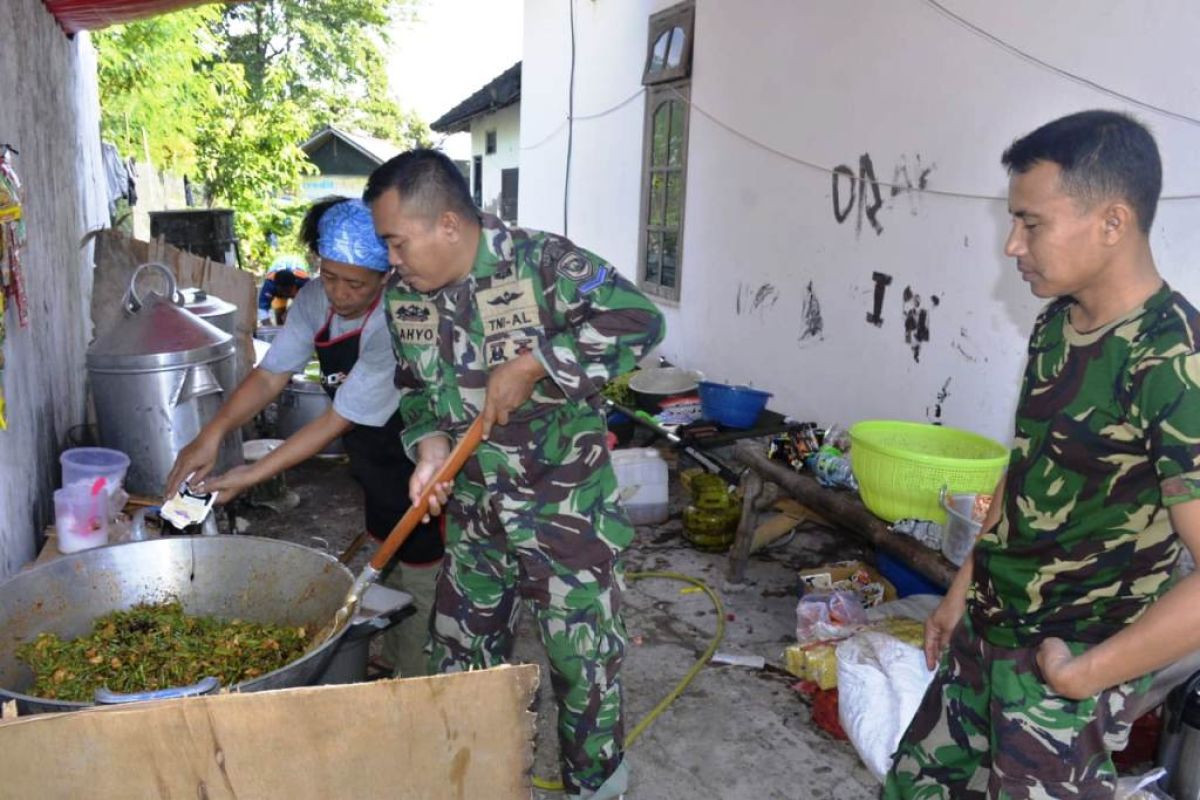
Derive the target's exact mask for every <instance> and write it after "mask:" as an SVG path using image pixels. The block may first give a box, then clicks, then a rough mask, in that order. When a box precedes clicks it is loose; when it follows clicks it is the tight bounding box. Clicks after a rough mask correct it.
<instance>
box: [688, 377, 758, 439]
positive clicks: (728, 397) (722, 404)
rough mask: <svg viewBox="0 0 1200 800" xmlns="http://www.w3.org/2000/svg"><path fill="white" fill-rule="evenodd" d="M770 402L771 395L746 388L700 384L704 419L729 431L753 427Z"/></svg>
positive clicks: (718, 384)
mask: <svg viewBox="0 0 1200 800" xmlns="http://www.w3.org/2000/svg"><path fill="white" fill-rule="evenodd" d="M770 399H771V393H770V392H764V391H761V390H759V389H752V388H750V387H749V386H729V385H728V384H724V383H713V382H712V381H700V407H701V408H702V409H703V410H704V418H705V419H708V420H712V421H713V422H719V423H720V424H722V425H725V426H726V427H729V428H753V427H754V426H755V424H756V423H757V422H758V418H759V416H760V415H761V414H762V412H763V409H764V408H766V407H767V401H768V400H770Z"/></svg>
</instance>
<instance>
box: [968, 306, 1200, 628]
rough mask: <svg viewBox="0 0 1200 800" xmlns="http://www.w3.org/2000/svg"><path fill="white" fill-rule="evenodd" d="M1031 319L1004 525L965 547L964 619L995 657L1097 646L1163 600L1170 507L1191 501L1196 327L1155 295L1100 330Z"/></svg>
mask: <svg viewBox="0 0 1200 800" xmlns="http://www.w3.org/2000/svg"><path fill="white" fill-rule="evenodd" d="M1073 304H1074V303H1073V301H1072V300H1071V299H1070V298H1062V299H1059V300H1057V301H1055V302H1053V303H1051V304H1050V305H1049V306H1048V307H1047V308H1046V309H1045V310H1044V311H1043V312H1042V314H1041V315H1040V316H1039V317H1038V320H1037V323H1036V324H1035V326H1034V329H1033V335H1032V336H1031V338H1030V342H1029V361H1028V365H1027V367H1026V369H1025V378H1024V381H1023V384H1022V387H1021V395H1020V400H1019V402H1018V406H1017V415H1016V436H1015V441H1014V446H1013V451H1012V457H1011V459H1010V461H1009V467H1008V473H1007V480H1006V486H1005V494H1004V498H1003V503H1004V505H1003V508H1002V512H1003V513H1002V515H1001V519H1000V522H999V523H998V524H997V525H996V527H995V528H993V529H992V530H990V531H988V532H986V533H985V534H984V535H983V536H981V537H980V539H979V541H978V543H977V545H976V547H975V555H974V558H975V561H974V576H973V577H974V584H973V589H972V593H971V596H970V598H969V603H968V608H969V612H970V613H971V615H972V619H973V620H974V621H975V622H976V623H977V625H978V627H979V629H980V630H981V631H982V632H983V634H984V636H985V638H987V639H988V641H990V642H991V643H992V644H994V645H997V646H1000V647H1023V646H1031V645H1034V644H1036V643H1037V642H1039V641H1040V640H1041V639H1043V638H1046V637H1048V636H1058V637H1061V638H1063V639H1065V640H1067V641H1074V642H1083V643H1090V644H1094V643H1098V642H1100V641H1103V640H1104V639H1106V638H1108V637H1109V636H1111V635H1112V634H1114V633H1116V632H1117V631H1118V630H1120V629H1121V628H1122V627H1124V626H1125V625H1128V624H1129V623H1130V622H1132V621H1133V620H1134V619H1136V618H1137V616H1138V615H1140V614H1141V613H1142V611H1144V610H1145V608H1146V607H1147V606H1148V605H1149V604H1150V603H1151V602H1152V601H1153V600H1154V599H1155V598H1157V597H1158V596H1159V595H1161V594H1162V593H1163V592H1165V591H1166V589H1167V588H1168V584H1169V582H1170V576H1171V571H1172V568H1173V567H1174V565H1175V562H1176V560H1177V558H1178V556H1179V553H1180V542H1179V539H1178V537H1177V536H1175V534H1174V532H1173V531H1172V529H1171V522H1170V519H1169V516H1168V514H1167V506H1170V505H1172V504H1174V503H1181V502H1184V501H1187V500H1192V499H1195V498H1200V354H1198V353H1197V349H1198V348H1197V343H1198V342H1200V318H1198V316H1197V312H1196V310H1195V309H1194V308H1193V307H1192V306H1191V305H1190V304H1189V303H1188V302H1187V300H1185V299H1184V298H1183V296H1181V295H1179V294H1178V293H1175V292H1173V291H1171V289H1170V287H1168V286H1166V285H1164V286H1163V287H1162V289H1160V290H1159V291H1158V292H1156V293H1155V294H1154V295H1153V296H1152V297H1150V298H1149V299H1148V300H1147V301H1146V302H1145V303H1144V304H1143V305H1142V306H1141V307H1140V308H1138V309H1136V310H1134V311H1133V312H1131V313H1129V314H1127V315H1125V316H1124V317H1122V318H1121V319H1119V320H1116V321H1114V322H1112V323H1110V324H1108V325H1105V326H1104V327H1102V328H1100V329H1098V330H1095V331H1091V332H1088V333H1079V332H1077V331H1075V330H1074V328H1072V327H1071V324H1070V320H1069V312H1070V309H1071V307H1072V305H1073Z"/></svg>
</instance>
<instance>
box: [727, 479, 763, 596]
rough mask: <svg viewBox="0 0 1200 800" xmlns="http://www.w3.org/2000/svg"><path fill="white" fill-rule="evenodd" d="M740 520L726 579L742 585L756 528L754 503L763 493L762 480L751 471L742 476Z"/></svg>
mask: <svg viewBox="0 0 1200 800" xmlns="http://www.w3.org/2000/svg"><path fill="white" fill-rule="evenodd" d="M741 484H742V519H741V521H740V522H739V523H738V529H737V534H736V535H735V536H734V538H733V547H732V548H730V550H729V566H728V568H727V571H726V577H727V578H728V580H729V582H730V583H742V581H744V580H745V578H746V560H747V559H749V558H750V545H752V544H754V530H755V529H756V528H757V527H758V510H757V509H756V508H755V503H756V502H757V501H758V498H759V495H761V494H762V491H763V479H762V478H761V477H760V476H759V474H758V473H757V472H755V471H754V470H752V469H748V470H746V472H745V474H743V475H742V480H741Z"/></svg>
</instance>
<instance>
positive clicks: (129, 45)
mask: <svg viewBox="0 0 1200 800" xmlns="http://www.w3.org/2000/svg"><path fill="white" fill-rule="evenodd" d="M408 2H409V0H257V2H251V3H241V4H232V5H212V6H203V7H200V8H197V9H191V10H187V11H179V12H174V13H171V14H166V15H162V16H159V17H154V18H151V19H148V20H143V21H140V22H135V23H131V24H128V25H124V26H119V27H116V28H112V29H109V30H107V31H104V32H101V33H99V34H97V35H96V37H95V40H96V46H97V51H98V54H99V64H100V93H101V106H102V120H101V125H102V131H103V134H104V136H105V138H106V139H108V140H110V141H113V142H115V143H116V144H117V147H118V149H120V151H121V152H122V154H123V155H125V156H133V157H137V158H141V157H143V152H144V150H147V149H148V150H149V153H150V157H151V160H152V161H153V162H154V163H155V164H157V165H158V166H160V167H164V168H168V169H172V170H175V171H182V172H185V173H188V174H190V175H191V176H192V177H194V178H198V179H199V181H200V182H201V183H203V184H204V186H205V189H206V193H207V197H208V202H209V204H210V205H214V206H225V207H229V208H233V209H234V210H235V211H236V212H237V213H236V220H237V225H238V237H239V239H240V240H241V243H242V254H243V257H248V260H249V261H250V262H251V264H252V265H254V266H256V267H258V268H264V267H265V266H266V265H267V261H268V260H269V258H270V251H269V249H268V247H267V245H266V236H267V234H268V233H270V232H274V233H276V234H277V235H279V237H280V238H281V239H285V238H286V237H288V236H290V235H291V234H292V232H293V231H294V230H295V222H296V220H297V219H298V217H299V215H300V214H301V213H302V211H303V209H302V208H301V207H299V206H297V205H296V204H295V203H294V201H293V198H294V197H295V195H296V193H297V190H298V188H299V181H300V177H301V176H302V175H303V174H305V173H306V172H309V171H311V170H312V169H313V168H312V165H311V164H310V163H309V162H308V160H307V159H306V158H305V156H304V154H303V152H302V151H301V150H300V148H299V145H300V144H302V143H303V142H304V141H305V140H306V139H307V138H308V137H309V136H311V135H312V134H313V133H315V132H316V131H317V130H318V129H319V128H320V127H322V126H323V125H337V126H338V127H343V128H347V129H350V130H358V131H362V132H363V133H366V134H368V135H371V136H375V137H378V138H382V139H387V140H389V141H391V142H393V143H395V144H396V145H398V146H400V147H413V146H418V145H424V144H428V142H429V140H430V134H429V129H428V127H427V126H426V125H425V124H424V123H423V122H422V121H421V120H420V119H419V118H417V117H416V116H415V115H413V114H411V113H407V112H405V111H404V110H402V109H401V108H400V107H399V106H398V105H397V103H396V102H395V101H394V100H393V99H392V98H391V97H390V96H389V94H388V89H387V77H386V74H385V71H384V66H383V64H384V62H385V59H384V48H385V47H386V46H387V26H388V24H389V23H390V22H391V20H392V19H393V17H395V16H396V15H398V14H403V13H406V12H407V10H408V9H407V4H408Z"/></svg>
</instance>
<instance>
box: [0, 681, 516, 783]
mask: <svg viewBox="0 0 1200 800" xmlns="http://www.w3.org/2000/svg"><path fill="white" fill-rule="evenodd" d="M537 682H538V668H537V667H536V666H533V665H524V666H514V667H499V668H496V669H490V670H479V671H475V672H466V673H458V674H453V675H438V676H433V677H429V678H411V679H406V680H385V681H377V682H374V683H359V684H348V685H344V686H318V687H310V688H302V689H284V690H280V691H275V692H258V693H251V694H225V695H216V696H210V697H195V698H188V699H185V700H167V701H159V702H154V703H137V704H133V705H130V706H111V707H107V708H95V709H88V710H85V711H77V712H71V713H66V714H41V715H37V716H33V717H20V718H17V719H15V720H12V721H8V720H5V721H3V722H0V775H3V776H4V788H3V792H2V793H3V795H4V796H5V797H30V798H32V797H36V798H39V799H40V800H55V799H56V798H63V800H67V799H68V798H80V797H87V798H97V799H103V800H108V798H112V799H113V800H117V799H118V798H119V799H120V800H128V798H133V797H139V798H141V797H145V798H151V797H161V798H167V797H171V798H196V797H202V798H206V799H207V800H232V799H233V798H238V800H249V799H250V798H280V797H282V798H288V800H304V799H306V798H313V799H314V800H316V799H317V798H321V799H322V800H324V799H325V798H335V797H411V798H423V799H424V798H430V799H431V800H439V799H440V798H446V799H447V800H451V799H452V798H453V799H456V800H459V799H462V798H475V797H487V798H495V799H496V800H508V799H509V798H512V799H513V800H515V799H516V798H528V797H529V796H530V785H529V769H530V765H531V764H532V761H533V745H532V741H533V732H534V722H535V716H534V715H533V714H532V713H530V712H529V710H528V709H529V706H530V704H531V702H532V701H533V697H534V693H535V691H536V688H537Z"/></svg>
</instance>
